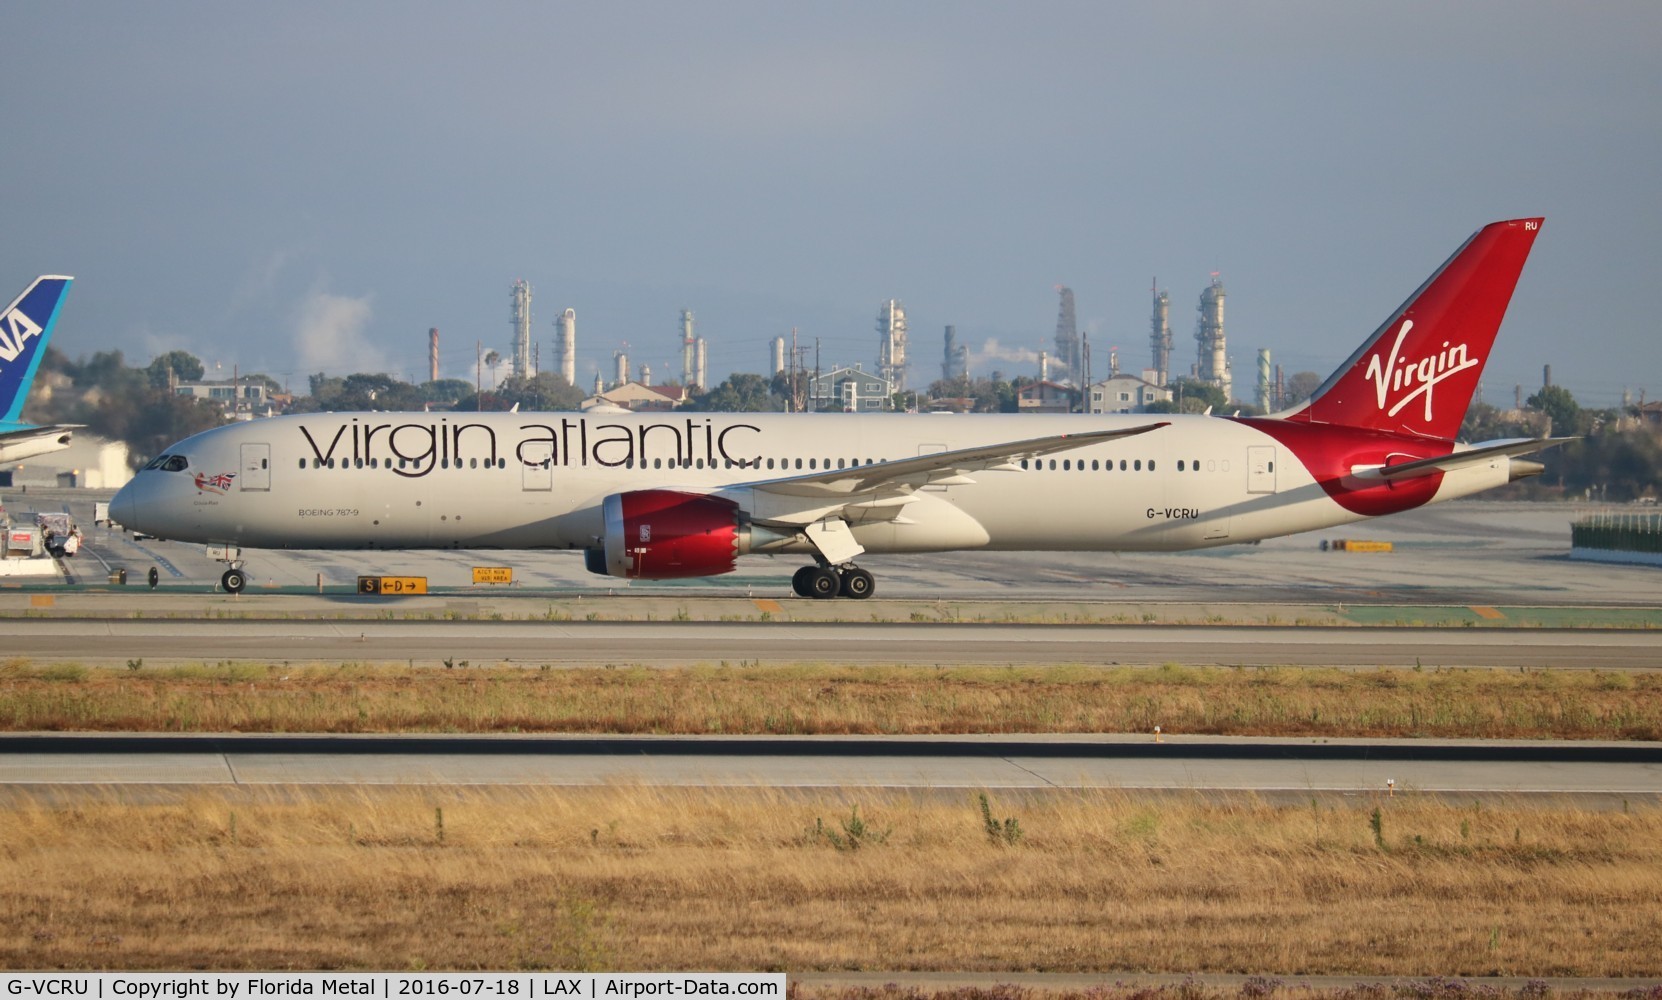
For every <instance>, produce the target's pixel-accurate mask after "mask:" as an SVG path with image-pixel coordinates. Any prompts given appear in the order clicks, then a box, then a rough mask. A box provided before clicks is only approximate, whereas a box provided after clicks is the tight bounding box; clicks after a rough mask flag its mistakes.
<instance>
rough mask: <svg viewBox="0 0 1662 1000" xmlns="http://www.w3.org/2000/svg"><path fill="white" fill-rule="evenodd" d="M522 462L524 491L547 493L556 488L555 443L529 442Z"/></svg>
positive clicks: (522, 485)
mask: <svg viewBox="0 0 1662 1000" xmlns="http://www.w3.org/2000/svg"><path fill="white" fill-rule="evenodd" d="M520 461H521V462H522V463H523V464H522V465H521V477H522V478H521V486H520V488H521V489H522V490H524V491H525V492H527V493H530V492H539V493H546V492H548V491H550V490H552V489H553V488H554V442H552V441H533V442H527V443H526V445H525V448H524V450H523V451H522V452H521V453H520Z"/></svg>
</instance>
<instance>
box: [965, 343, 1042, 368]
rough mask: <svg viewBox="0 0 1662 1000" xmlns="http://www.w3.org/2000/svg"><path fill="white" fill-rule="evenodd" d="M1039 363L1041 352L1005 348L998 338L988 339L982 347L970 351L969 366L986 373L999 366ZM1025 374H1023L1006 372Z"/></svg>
mask: <svg viewBox="0 0 1662 1000" xmlns="http://www.w3.org/2000/svg"><path fill="white" fill-rule="evenodd" d="M1038 363H1039V352H1038V351H1035V350H1033V349H1032V348H1028V347H1005V346H1004V345H1003V344H1000V343H999V342H998V338H997V337H988V338H987V340H986V342H985V343H983V344H982V345H981V346H980V347H978V348H976V349H974V350H972V351H970V356H969V364H970V370H972V371H984V370H986V369H988V368H989V367H995V366H999V365H1003V366H1008V365H1033V366H1037V365H1038ZM1005 374H1006V375H1010V374H1023V373H1021V372H1006V373H1005Z"/></svg>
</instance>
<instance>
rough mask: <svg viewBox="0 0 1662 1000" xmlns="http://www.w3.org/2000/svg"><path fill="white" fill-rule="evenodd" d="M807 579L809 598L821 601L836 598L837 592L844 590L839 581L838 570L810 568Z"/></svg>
mask: <svg viewBox="0 0 1662 1000" xmlns="http://www.w3.org/2000/svg"><path fill="white" fill-rule="evenodd" d="M805 579H806V581H807V585H808V596H810V597H815V598H819V599H820V600H826V599H828V598H832V597H836V596H837V591H838V590H840V589H842V581H840V580H838V579H837V572H836V570H830V569H821V568H819V567H818V566H810V567H809V572H808V575H807V576H806V577H805Z"/></svg>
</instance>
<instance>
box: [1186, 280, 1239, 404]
mask: <svg viewBox="0 0 1662 1000" xmlns="http://www.w3.org/2000/svg"><path fill="white" fill-rule="evenodd" d="M1195 340H1196V342H1198V343H1199V345H1200V359H1199V362H1198V363H1197V364H1196V365H1195V378H1197V379H1199V380H1200V381H1202V382H1206V383H1209V384H1211V385H1215V386H1217V387H1218V388H1220V389H1222V390H1223V397H1224V398H1225V399H1234V398H1235V397H1234V395H1233V393H1232V392H1231V389H1232V384H1231V379H1230V374H1229V353H1228V351H1227V350H1226V349H1225V344H1224V339H1223V282H1222V281H1220V280H1218V276H1217V275H1216V274H1214V275H1212V283H1211V284H1210V285H1207V286H1206V290H1205V291H1203V292H1201V293H1200V318H1199V319H1198V320H1197V321H1196V322H1195Z"/></svg>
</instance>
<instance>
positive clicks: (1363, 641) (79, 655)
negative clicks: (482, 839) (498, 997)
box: [6, 618, 1662, 670]
mask: <svg viewBox="0 0 1662 1000" xmlns="http://www.w3.org/2000/svg"><path fill="white" fill-rule="evenodd" d="M6 630H7V638H6V652H7V654H8V655H10V656H20V657H32V658H43V659H58V660H77V661H87V662H115V663H119V662H122V661H124V660H127V659H138V658H142V659H145V660H147V661H151V662H162V661H168V660H185V661H191V662H202V661H206V662H218V661H221V660H257V661H261V662H291V661H298V662H312V661H324V662H363V661H393V662H413V663H416V664H419V665H427V666H432V665H437V664H439V663H440V662H441V661H443V660H446V659H449V660H452V661H461V660H466V661H468V662H469V663H471V664H474V665H485V664H491V663H507V664H518V665H525V666H535V665H541V664H556V665H562V666H578V665H588V666H592V665H603V664H619V665H621V664H646V665H672V664H693V663H711V664H714V663H720V662H724V661H725V662H737V661H740V660H744V661H760V662H763V663H793V662H817V663H855V664H859V663H907V664H937V663H941V664H1053V663H1085V664H1131V665H1139V664H1142V665H1147V664H1164V663H1178V664H1190V665H1212V664H1219V665H1226V666H1232V665H1241V666H1269V665H1291V666H1341V667H1376V666H1398V667H1413V666H1422V667H1436V666H1462V667H1464V666H1495V667H1529V668H1540V667H1569V668H1590V667H1601V668H1612V669H1644V670H1653V669H1657V668H1659V667H1662V642H1658V641H1657V639H1656V636H1655V634H1654V633H1649V632H1645V631H1640V630H1619V629H1618V630H1591V629H1573V630H1562V629H1506V628H1484V629H1419V628H1313V627H1277V626H1158V625H1058V624H1048V625H1024V624H1010V625H998V624H977V623H953V624H943V623H900V622H897V623H865V624H860V623H852V622H844V623H801V622H798V623H789V622H623V623H615V622H529V621H513V622H496V621H346V622H333V621H294V620H267V621H249V620H232V621H189V620H177V621H175V620H166V621H151V620H139V621H135V620H131V619H102V620H84V619H77V620H54V619H38V618H34V619H29V618H25V619H13V620H10V621H8V622H7V623H6Z"/></svg>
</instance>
